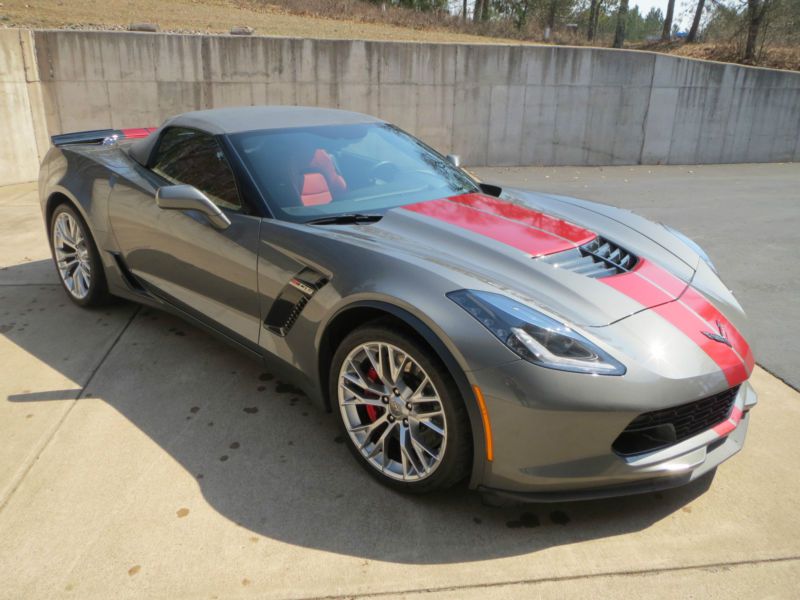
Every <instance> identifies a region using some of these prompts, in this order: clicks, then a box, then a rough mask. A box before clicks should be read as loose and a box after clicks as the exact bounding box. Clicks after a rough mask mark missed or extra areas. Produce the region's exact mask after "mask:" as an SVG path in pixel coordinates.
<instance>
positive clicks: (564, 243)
mask: <svg viewBox="0 0 800 600" xmlns="http://www.w3.org/2000/svg"><path fill="white" fill-rule="evenodd" d="M476 195H477V194H476ZM461 197H462V198H463V196H461ZM403 208H404V209H405V210H410V211H412V212H415V213H418V214H422V215H426V216H428V217H432V218H434V219H437V220H439V221H443V222H445V223H449V224H451V225H455V226H457V227H461V228H463V229H467V230H469V231H472V232H474V233H477V234H480V235H483V236H485V237H488V238H491V239H493V240H496V241H498V242H501V243H503V244H507V245H509V246H512V247H514V248H517V249H518V250H522V251H523V252H526V253H528V254H530V255H532V256H544V255H546V254H552V253H554V252H561V251H563V250H569V249H571V248H575V247H576V245H577V244H575V243H574V242H571V241H569V240H566V239H563V238H561V237H558V236H557V235H555V234H552V233H548V232H546V231H542V230H541V229H537V228H534V227H530V226H528V225H525V224H523V223H518V222H516V221H511V220H509V219H507V218H504V217H501V216H498V215H496V214H491V213H488V212H483V211H481V210H478V209H476V208H473V207H471V206H467V205H466V204H464V203H461V202H455V201H453V202H451V201H449V200H446V199H444V200H430V201H427V202H418V203H417V204H409V205H406V206H404V207H403Z"/></svg>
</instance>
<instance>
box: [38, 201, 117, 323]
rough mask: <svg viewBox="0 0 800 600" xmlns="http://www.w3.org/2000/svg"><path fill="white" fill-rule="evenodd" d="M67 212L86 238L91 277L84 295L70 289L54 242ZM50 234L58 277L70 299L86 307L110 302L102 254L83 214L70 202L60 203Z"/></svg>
mask: <svg viewBox="0 0 800 600" xmlns="http://www.w3.org/2000/svg"><path fill="white" fill-rule="evenodd" d="M65 213H66V214H67V215H69V217H70V218H72V219H73V220H74V221H75V223H76V225H77V227H79V228H80V232H81V235H82V236H83V239H84V240H85V243H84V247H85V250H86V261H87V262H88V264H89V267H90V270H91V278H90V282H89V286H88V293H86V295H85V296H83V297H79V295H76V293H73V292H72V291H71V290H70V289H69V287H68V286H67V284H66V282H65V281H64V277H62V276H61V272H60V271H59V268H58V259H57V257H56V248H55V242H54V237H55V236H54V229H55V227H56V221H57V220H58V218H59V216H60V215H62V214H65ZM48 234H49V238H50V252H51V254H52V256H53V264H54V265H55V267H56V273H57V274H58V279H59V281H60V282H61V286H62V287H63V288H64V291H65V292H66V293H67V296H68V297H69V299H70V300H72V301H73V302H74V303H75V304H77V305H78V306H81V307H86V308H88V307H95V306H103V305H105V304H108V303H109V302H110V300H111V295H110V294H109V292H108V284H107V283H106V276H105V271H104V269H103V263H102V261H101V260H100V254H99V253H98V251H97V245H96V244H95V241H94V238H93V237H92V233H91V230H90V229H89V227H88V226H87V225H86V221H84V219H83V217H82V216H81V214H80V213H79V212H78V211H77V210H76V209H75V208H74V207H73V206H72V205H70V204H69V203H66V202H65V203H63V204H59V205H58V206H57V207H56V208H55V210H53V214H52V215H51V217H50V226H49V228H48Z"/></svg>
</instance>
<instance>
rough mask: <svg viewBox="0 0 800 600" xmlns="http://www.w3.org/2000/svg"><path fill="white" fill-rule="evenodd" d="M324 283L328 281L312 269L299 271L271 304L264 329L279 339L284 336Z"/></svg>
mask: <svg viewBox="0 0 800 600" xmlns="http://www.w3.org/2000/svg"><path fill="white" fill-rule="evenodd" d="M326 283H328V279H327V278H326V277H325V276H324V275H322V274H320V273H317V272H316V271H314V270H313V269H309V268H305V269H303V270H302V271H300V272H299V273H298V274H297V275H295V276H294V277H292V279H290V280H289V283H287V284H286V286H284V288H283V289H282V290H281V293H280V294H278V297H277V298H276V299H275V301H274V302H273V303H272V307H271V308H270V309H269V314H267V318H266V319H265V320H264V325H265V326H266V328H267V329H269V330H270V331H271V332H272V333H275V334H277V335H279V336H281V337H283V336H285V335H286V334H287V333H289V330H290V329H291V328H292V327H293V326H294V324H295V323H296V322H297V319H298V317H299V316H300V313H301V312H303V309H304V308H305V307H306V304H308V301H309V300H311V297H312V296H313V295H314V294H316V293H317V290H319V289H320V288H321V287H322V286H324V285H325V284H326Z"/></svg>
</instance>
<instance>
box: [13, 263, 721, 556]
mask: <svg viewBox="0 0 800 600" xmlns="http://www.w3.org/2000/svg"><path fill="white" fill-rule="evenodd" d="M40 262H43V263H44V262H48V261H40ZM36 266H37V265H34V267H36ZM38 267H42V265H38ZM14 268H15V267H9V268H8V269H7V270H6V272H8V271H13V270H14ZM20 268H25V269H30V268H31V266H30V265H26V266H24V267H23V266H20ZM11 290H13V293H11ZM0 296H2V297H3V299H2V301H0V302H2V310H0V335H3V336H5V337H6V338H8V339H9V340H10V341H11V342H13V343H14V344H16V345H17V346H19V347H20V348H22V349H23V350H25V351H26V352H29V353H30V354H32V355H33V356H34V357H36V358H38V359H39V360H42V361H44V362H45V363H46V364H48V365H49V366H51V367H52V368H54V369H57V370H58V371H60V372H61V373H63V374H64V375H65V376H66V377H69V378H71V379H73V380H74V381H78V382H82V378H83V379H85V377H86V368H85V365H84V366H83V367H82V368H81V369H79V368H78V367H76V366H74V365H75V362H74V361H71V360H66V358H67V357H64V356H63V353H57V352H53V351H52V346H53V340H52V335H54V334H53V333H49V332H51V331H55V330H52V329H51V328H49V327H48V322H49V321H50V320H53V321H58V322H59V323H60V325H59V329H58V335H64V336H69V335H73V334H75V335H76V338H75V339H79V337H77V333H78V332H73V331H71V330H70V327H71V326H72V325H71V323H75V325H74V327H75V328H78V327H85V326H86V325H85V322H86V319H85V318H77V317H79V316H81V315H83V311H82V309H79V308H77V307H75V306H73V305H72V303H70V302H69V301H68V300H67V298H66V297H65V295H64V292H63V290H62V289H61V288H60V287H57V286H38V287H35V286H29V287H19V288H17V287H12V286H6V287H2V288H0ZM33 302H35V303H36V304H35V305H36V306H37V309H36V312H35V314H32V313H31V311H30V306H31V305H32V303H33ZM41 309H43V310H41ZM93 312H94V313H95V314H96V315H97V318H96V319H95V318H91V319H89V322H90V323H95V325H94V326H96V327H106V328H107V329H106V331H107V332H108V335H109V336H112V337H113V336H114V335H116V334H115V332H119V331H120V330H121V329H122V327H124V326H125V323H126V322H128V320H129V319H130V318H131V317H130V315H131V309H130V305H127V304H125V303H121V304H120V305H119V306H116V307H112V308H110V309H103V310H102V311H93ZM17 315H30V318H24V319H21V318H19V317H18V316H17ZM92 316H93V317H94V315H92ZM34 319H36V320H38V321H40V322H41V327H40V329H38V330H32V329H31V325H30V324H27V325H26V326H24V327H23V326H22V322H23V321H24V322H25V323H29V321H32V320H34ZM78 351H79V350H78ZM70 392H73V393H72V394H70ZM74 392H75V390H49V391H38V392H35V393H28V394H25V393H18V394H13V395H11V396H9V397H8V398H6V401H8V402H47V401H63V400H57V399H58V398H64V397H72V398H74V397H75V393H74ZM87 397H91V398H100V399H102V400H103V401H105V402H107V403H108V404H109V405H110V406H111V407H113V408H114V409H115V410H116V411H118V412H119V413H120V414H121V415H123V416H124V417H125V418H127V419H128V420H129V421H130V422H131V423H132V424H133V425H135V426H136V427H137V428H139V429H140V430H141V431H142V432H143V433H145V434H146V435H147V436H149V438H150V439H152V440H153V441H154V442H156V443H157V444H158V445H159V447H160V448H162V449H163V451H164V452H165V453H167V454H168V455H170V456H171V457H172V458H174V459H175V460H176V461H178V463H179V464H181V465H182V466H183V468H185V469H186V470H187V471H188V472H189V473H191V474H192V475H193V476H194V477H195V479H196V481H197V484H198V486H199V489H200V491H201V492H202V494H203V497H204V498H205V500H206V501H207V502H208V503H209V504H210V505H211V506H212V507H213V508H214V509H215V510H217V511H218V512H219V513H220V514H221V515H223V516H225V517H226V518H227V519H230V520H231V521H232V522H234V523H236V524H238V525H241V526H242V527H245V528H247V529H249V530H251V531H253V532H255V533H258V534H261V535H264V536H268V537H270V538H274V539H276V540H280V541H284V542H288V543H291V544H296V545H300V546H304V547H309V548H315V549H321V550H327V551H331V552H337V553H341V554H346V555H351V556H357V557H363V558H368V559H377V560H385V561H394V562H399V563H407V564H436V563H451V562H462V561H476V560H485V559H491V558H497V557H504V556H515V555H520V554H527V553H531V552H536V551H538V550H542V549H545V548H549V547H552V546H559V545H565V544H574V543H576V542H582V541H587V540H592V539H597V538H606V537H612V536H618V535H624V534H627V533H631V532H636V531H640V530H643V529H646V528H647V527H649V526H650V525H652V524H653V523H655V522H657V521H659V520H661V519H663V518H665V517H667V516H669V515H671V514H672V513H674V512H675V511H678V510H680V509H681V508H682V507H685V506H686V505H688V504H689V503H691V502H692V501H693V500H695V499H696V498H697V497H698V496H700V495H701V494H703V493H704V492H705V491H706V490H707V489H708V486H709V485H710V483H711V477H705V478H702V479H700V480H698V481H696V482H694V483H693V484H690V485H688V486H685V487H682V488H678V489H674V490H668V491H664V492H659V493H652V494H644V495H640V496H632V497H626V498H619V499H611V500H599V501H586V502H574V503H560V504H553V505H550V504H547V505H544V504H539V505H527V506H515V507H504V508H493V507H489V506H485V505H484V504H483V503H482V499H481V496H480V495H479V494H477V493H475V492H472V491H469V490H467V489H466V486H465V485H461V486H460V487H457V488H456V489H453V490H450V491H448V492H446V493H441V494H437V495H433V496H427V497H419V498H418V497H409V496H404V495H400V494H397V493H394V492H392V491H390V490H387V489H385V488H384V487H383V486H381V485H379V484H378V483H376V482H375V481H373V480H372V478H371V477H369V476H368V475H367V474H366V473H365V472H363V471H362V469H361V468H360V467H359V466H358V465H357V463H356V462H355V461H354V460H353V458H352V457H351V456H350V454H349V451H348V449H347V448H346V446H345V444H344V443H343V438H342V437H341V436H340V433H339V430H338V428H337V424H336V421H335V419H334V418H333V416H332V415H329V414H325V413H323V412H322V411H320V410H317V409H316V408H314V407H313V406H312V405H311V403H310V402H309V401H308V400H307V399H306V398H305V397H304V396H303V395H302V394H301V393H300V392H299V391H298V390H296V389H294V388H293V387H292V386H290V385H288V384H286V383H284V382H280V381H278V380H277V379H276V378H275V377H273V376H272V374H271V373H269V372H268V371H267V370H266V369H265V368H264V366H263V365H261V364H260V363H259V362H258V361H254V360H252V359H250V358H248V357H247V356H244V355H241V354H239V353H238V352H236V351H235V350H233V349H231V348H229V347H228V346H227V345H226V344H224V343H222V342H220V341H218V340H216V339H214V338H212V337H211V336H209V335H207V334H205V333H203V332H201V331H199V330H197V329H195V328H193V327H191V326H189V325H188V324H186V323H185V322H183V321H181V320H179V319H177V318H175V317H172V316H171V315H168V314H166V313H163V312H160V311H157V310H152V309H147V308H141V309H139V310H138V311H137V312H136V313H135V315H133V317H132V320H131V321H130V323H129V325H128V326H127V329H125V331H124V333H123V335H122V336H121V337H120V338H119V340H118V342H117V344H116V345H115V346H114V348H113V350H112V351H111V352H110V353H109V354H108V356H107V357H106V359H105V361H104V362H103V364H102V366H101V367H100V368H99V369H98V370H97V372H96V373H95V374H94V376H93V378H92V380H91V382H90V384H89V385H88V387H87V388H86V389H85V390H84V392H83V394H82V395H81V398H87ZM80 402H81V400H80V399H79V400H78V405H77V406H76V407H75V409H74V411H73V415H75V413H76V412H77V413H78V414H79V413H80ZM73 415H71V418H70V423H69V426H70V427H82V426H84V423H83V422H82V421H81V420H80V419H79V418H76V419H73V418H72V416H73ZM85 433H86V435H90V434H91V432H90V431H87V432H85ZM108 450H109V455H110V458H107V460H117V461H119V460H125V458H124V455H122V456H120V455H116V456H115V454H116V453H115V449H114V448H109V449H108ZM89 460H106V459H104V458H103V457H87V461H89ZM712 477H713V476H712Z"/></svg>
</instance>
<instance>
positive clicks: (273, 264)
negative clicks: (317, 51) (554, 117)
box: [40, 107, 756, 501]
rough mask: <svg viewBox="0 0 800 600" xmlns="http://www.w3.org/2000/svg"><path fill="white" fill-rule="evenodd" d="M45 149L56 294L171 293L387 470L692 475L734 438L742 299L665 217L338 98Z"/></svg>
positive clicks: (722, 455)
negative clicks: (447, 144) (554, 184)
mask: <svg viewBox="0 0 800 600" xmlns="http://www.w3.org/2000/svg"><path fill="white" fill-rule="evenodd" d="M53 144H54V147H53V148H52V149H51V150H50V152H49V153H48V154H47V157H46V158H45V160H44V162H43V164H42V169H41V175H40V193H41V203H42V210H43V213H44V220H45V223H46V226H47V231H48V236H49V239H50V243H51V246H52V251H53V259H54V261H55V263H56V268H57V270H58V273H59V275H60V277H61V281H62V282H63V284H64V288H65V290H66V292H67V294H68V295H69V297H70V298H71V299H72V300H73V301H74V302H76V303H77V304H79V305H81V306H87V307H88V306H94V305H98V304H100V303H102V302H104V301H106V300H108V299H109V297H110V296H119V297H122V298H127V299H129V300H133V301H136V302H141V303H144V304H148V305H151V306H155V307H158V308H162V309H165V310H169V311H172V312H174V313H177V314H179V315H181V316H182V317H184V318H186V319H188V320H190V321H192V322H193V323H195V324H197V325H199V326H201V327H204V328H206V329H208V330H210V331H212V332H214V333H216V334H219V335H220V336H222V337H224V338H225V339H227V340H228V341H230V342H232V343H233V344H235V345H236V346H238V347H239V348H241V349H242V350H244V351H246V352H249V353H251V354H253V355H255V356H257V357H258V358H260V359H263V360H265V361H267V363H268V365H269V367H270V368H271V369H272V370H274V371H275V372H276V373H277V374H278V375H279V376H280V377H281V378H282V379H284V380H286V381H291V382H294V383H295V384H296V385H298V386H299V387H300V388H302V389H303V390H304V391H305V392H306V393H307V394H308V396H309V397H310V398H312V399H313V400H314V401H315V402H317V403H318V404H319V405H320V407H322V408H324V409H326V410H329V411H331V412H332V413H333V414H334V416H335V417H334V418H336V419H338V420H339V421H340V422H341V426H342V428H343V431H344V437H345V439H346V440H347V444H348V446H349V447H350V449H351V450H352V452H353V454H354V455H355V457H356V459H357V460H358V461H359V462H360V463H361V464H362V465H363V466H364V468H365V469H366V470H367V471H368V472H369V473H370V474H372V475H373V476H374V477H376V478H377V479H379V480H380V481H381V482H383V483H385V484H387V485H390V486H392V487H394V488H397V489H399V490H403V491H408V492H428V491H431V490H435V489H441V488H445V487H448V486H451V485H453V484H454V483H456V482H458V481H461V480H463V479H465V478H467V477H468V478H469V484H470V486H471V487H473V488H478V489H481V490H483V491H485V492H489V493H494V494H501V495H507V496H512V497H515V498H518V499H522V500H531V501H548V500H565V499H576V498H587V497H601V496H613V495H620V494H629V493H636V492H643V491H650V490H655V489H661V488H667V487H671V486H676V485H680V484H684V483H687V482H689V481H692V480H694V479H696V478H698V477H700V476H702V475H703V474H705V473H707V472H709V471H711V470H713V469H714V468H716V467H717V465H719V464H720V463H721V462H722V461H724V460H726V459H727V458H729V457H731V456H732V455H733V454H735V453H736V452H737V451H738V450H740V449H741V447H742V445H743V443H744V438H745V433H746V431H747V425H748V421H749V410H750V409H751V408H752V407H753V406H754V405H755V403H756V394H755V392H754V391H753V388H752V387H751V386H750V384H749V383H748V378H749V377H750V374H751V372H752V370H753V355H752V353H751V351H750V348H749V347H748V344H747V342H746V341H745V339H744V337H743V335H742V333H741V332H742V326H743V325H744V321H745V316H744V313H743V311H742V308H741V306H740V305H739V304H738V302H737V301H736V299H735V298H734V297H733V295H732V294H731V292H730V291H729V290H728V288H727V287H725V285H724V284H723V283H722V281H720V279H719V277H718V276H717V273H716V271H715V269H714V266H713V265H712V263H711V261H710V260H709V258H708V257H707V256H706V254H705V253H704V252H703V251H702V250H701V249H700V248H699V247H698V246H697V245H696V244H695V243H693V242H692V241H691V240H689V239H687V238H686V237H685V236H683V235H681V234H680V233H678V232H677V231H674V230H672V229H670V228H668V227H666V226H664V225H659V224H655V223H652V222H650V221H647V220H645V219H643V218H641V217H638V216H636V215H635V214H632V213H630V212H627V211H623V210H619V209H616V208H612V207H609V206H604V205H600V204H594V203H591V202H585V201H582V200H576V199H574V198H566V197H561V196H553V195H546V194H540V193H535V192H530V191H524V190H518V189H508V188H501V187H499V186H496V185H490V184H487V183H481V182H479V181H478V180H477V179H475V178H474V177H472V176H471V175H470V174H469V173H467V172H465V171H464V170H463V169H461V168H459V166H458V158H457V157H456V156H448V157H444V156H442V155H440V154H439V153H437V152H436V151H434V150H433V149H431V148H430V147H428V146H426V145H425V144H424V143H423V142H421V141H419V140H417V139H415V138H414V137H412V136H411V135H409V134H407V133H404V132H403V131H401V130H400V129H398V128H397V127H395V126H393V125H391V124H389V123H386V122H384V121H381V120H379V119H376V118H373V117H369V116H366V115H362V114H357V113H352V112H345V111H338V110H325V109H318V108H299V107H248V108H230V109H219V110H208V111H200V112H191V113H186V114H182V115H180V116H177V117H174V118H172V119H169V120H168V121H166V122H165V123H164V124H163V125H162V126H161V127H160V128H158V129H155V130H150V129H142V130H101V131H90V132H81V133H74V134H65V135H60V136H55V137H54V138H53Z"/></svg>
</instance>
